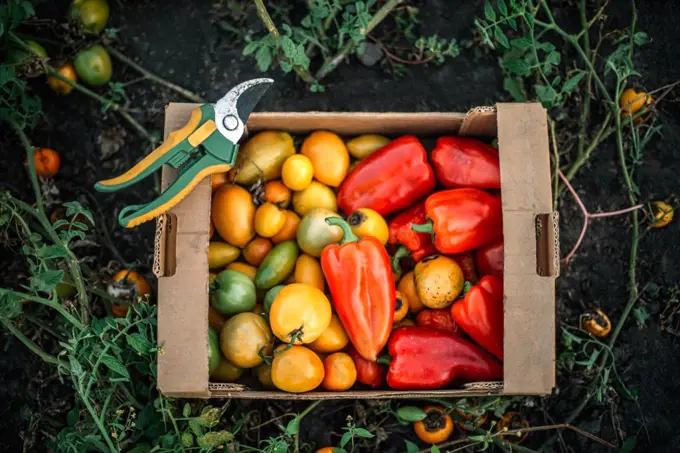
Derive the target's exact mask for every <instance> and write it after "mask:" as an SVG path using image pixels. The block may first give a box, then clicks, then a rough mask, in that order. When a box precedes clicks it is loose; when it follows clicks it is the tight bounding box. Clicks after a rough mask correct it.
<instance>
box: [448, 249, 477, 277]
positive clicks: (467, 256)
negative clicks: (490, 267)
mask: <svg viewBox="0 0 680 453" xmlns="http://www.w3.org/2000/svg"><path fill="white" fill-rule="evenodd" d="M449 258H453V260H454V261H455V262H456V264H458V266H460V269H461V270H462V271H463V278H465V281H466V282H470V283H477V281H478V280H479V278H478V277H477V270H476V269H475V255H474V254H473V253H472V252H464V253H459V254H457V255H451V256H450V257H449Z"/></svg>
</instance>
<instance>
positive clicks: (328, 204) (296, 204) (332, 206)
mask: <svg viewBox="0 0 680 453" xmlns="http://www.w3.org/2000/svg"><path fill="white" fill-rule="evenodd" d="M316 208H323V209H328V210H329V211H333V212H338V202H337V200H336V198H335V192H333V191H332V190H331V189H330V188H329V187H328V186H324V185H323V184H321V183H320V182H318V181H312V183H311V184H310V185H309V187H307V188H306V189H305V190H301V191H300V192H295V193H294V194H293V209H295V212H297V213H298V214H299V215H301V216H304V215H305V214H307V213H308V212H309V211H311V210H312V209H316Z"/></svg>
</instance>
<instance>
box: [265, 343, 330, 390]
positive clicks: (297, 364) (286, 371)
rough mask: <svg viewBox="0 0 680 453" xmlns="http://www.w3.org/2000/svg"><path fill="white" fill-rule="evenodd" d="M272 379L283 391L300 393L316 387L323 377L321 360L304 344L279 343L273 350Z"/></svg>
mask: <svg viewBox="0 0 680 453" xmlns="http://www.w3.org/2000/svg"><path fill="white" fill-rule="evenodd" d="M271 373H272V381H273V382H274V385H275V386H276V387H277V388H278V389H280V390H283V391H285V392H291V393H302V392H308V391H310V390H314V389H315V388H317V387H318V386H319V385H320V384H321V382H323V378H324V367H323V362H322V361H321V359H320V358H319V356H318V355H316V354H315V353H314V352H313V351H311V350H310V349H307V348H306V347H304V346H290V345H281V346H279V347H278V348H276V351H275V352H274V360H273V361H272V371H271Z"/></svg>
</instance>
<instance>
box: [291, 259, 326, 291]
mask: <svg viewBox="0 0 680 453" xmlns="http://www.w3.org/2000/svg"><path fill="white" fill-rule="evenodd" d="M293 276H294V278H295V281H296V282H297V283H306V284H308V285H312V286H313V287H315V288H318V289H320V290H321V291H324V290H325V289H326V280H325V279H324V276H323V270H322V269H321V264H319V260H317V259H316V258H314V257H313V256H310V255H307V254H305V253H303V254H302V255H300V256H299V257H298V259H297V261H296V262H295V272H294V273H293Z"/></svg>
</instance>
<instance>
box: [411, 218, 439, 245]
mask: <svg viewBox="0 0 680 453" xmlns="http://www.w3.org/2000/svg"><path fill="white" fill-rule="evenodd" d="M411 229H412V230H413V231H415V232H417V233H429V234H430V236H432V240H433V241H434V225H432V220H428V221H427V223H423V224H421V225H419V224H413V225H411Z"/></svg>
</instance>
